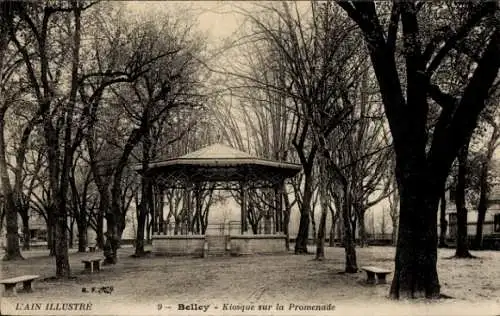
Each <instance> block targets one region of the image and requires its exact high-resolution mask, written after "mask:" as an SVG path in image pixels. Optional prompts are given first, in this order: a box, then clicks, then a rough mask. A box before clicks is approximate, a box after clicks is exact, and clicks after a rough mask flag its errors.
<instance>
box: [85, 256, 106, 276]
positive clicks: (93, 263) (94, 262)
mask: <svg viewBox="0 0 500 316" xmlns="http://www.w3.org/2000/svg"><path fill="white" fill-rule="evenodd" d="M101 261H102V259H101V258H87V259H83V260H82V262H83V263H84V265H85V271H87V272H90V273H93V272H94V271H99V270H101Z"/></svg>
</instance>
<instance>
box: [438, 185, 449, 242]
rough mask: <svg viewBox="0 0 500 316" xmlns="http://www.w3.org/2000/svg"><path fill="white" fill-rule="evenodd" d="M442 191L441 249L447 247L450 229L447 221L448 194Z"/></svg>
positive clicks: (440, 216) (440, 215)
mask: <svg viewBox="0 0 500 316" xmlns="http://www.w3.org/2000/svg"><path fill="white" fill-rule="evenodd" d="M442 191H443V192H442V193H441V203H440V214H439V228H440V231H439V247H447V246H448V245H447V244H446V231H447V229H448V221H447V220H446V192H445V190H444V189H443V190H442Z"/></svg>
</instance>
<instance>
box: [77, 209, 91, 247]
mask: <svg viewBox="0 0 500 316" xmlns="http://www.w3.org/2000/svg"><path fill="white" fill-rule="evenodd" d="M81 213H85V212H83V210H80V214H79V215H80V219H79V220H78V221H77V222H76V226H77V229H78V252H86V250H87V246H88V239H87V219H86V218H85V216H84V217H83V218H82V216H81ZM84 215H85V214H84Z"/></svg>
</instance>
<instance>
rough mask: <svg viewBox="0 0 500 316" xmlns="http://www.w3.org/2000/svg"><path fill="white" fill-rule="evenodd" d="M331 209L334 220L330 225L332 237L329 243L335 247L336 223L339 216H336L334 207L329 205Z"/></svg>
mask: <svg viewBox="0 0 500 316" xmlns="http://www.w3.org/2000/svg"><path fill="white" fill-rule="evenodd" d="M328 208H329V209H330V215H331V216H332V222H331V224H330V225H331V226H330V238H329V242H328V245H329V246H330V247H335V224H336V222H337V217H336V216H335V211H334V210H333V208H332V207H328Z"/></svg>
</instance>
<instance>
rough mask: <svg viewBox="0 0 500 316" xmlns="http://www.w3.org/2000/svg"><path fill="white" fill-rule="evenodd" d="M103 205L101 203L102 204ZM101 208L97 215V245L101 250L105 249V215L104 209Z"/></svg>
mask: <svg viewBox="0 0 500 316" xmlns="http://www.w3.org/2000/svg"><path fill="white" fill-rule="evenodd" d="M100 204H101V203H100ZM101 207H102V204H101V205H100V208H99V213H97V231H96V241H95V242H96V244H97V246H98V247H99V249H104V214H103V209H102V208H101Z"/></svg>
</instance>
